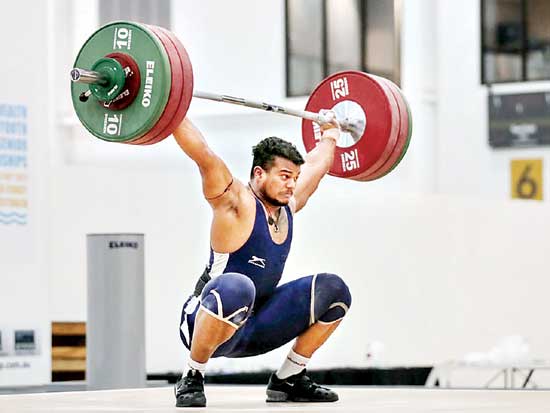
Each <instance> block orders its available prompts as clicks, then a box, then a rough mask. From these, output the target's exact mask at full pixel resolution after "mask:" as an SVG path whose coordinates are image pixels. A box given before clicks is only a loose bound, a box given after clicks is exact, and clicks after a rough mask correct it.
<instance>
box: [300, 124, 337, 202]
mask: <svg viewBox="0 0 550 413" xmlns="http://www.w3.org/2000/svg"><path fill="white" fill-rule="evenodd" d="M339 137H340V128H339V125H338V123H337V122H336V121H333V122H332V123H326V124H324V125H321V141H320V142H319V143H318V144H317V146H316V147H315V148H314V149H313V150H312V151H311V152H309V153H308V154H307V155H306V157H305V161H306V162H305V163H304V164H303V165H302V168H301V172H300V176H299V177H298V181H297V182H296V190H295V191H294V199H295V201H296V203H295V208H294V212H298V211H299V210H300V209H302V208H303V207H304V206H305V205H306V203H307V201H308V199H309V197H310V196H311V195H312V194H313V193H314V192H315V191H316V190H317V187H318V186H319V182H321V179H322V178H323V177H324V176H325V175H326V174H327V172H328V171H329V170H330V167H331V166H332V162H333V159H334V150H335V149H336V142H337V141H338V138H339Z"/></svg>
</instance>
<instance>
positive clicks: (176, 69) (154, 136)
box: [127, 25, 183, 145]
mask: <svg viewBox="0 0 550 413" xmlns="http://www.w3.org/2000/svg"><path fill="white" fill-rule="evenodd" d="M143 26H145V27H144V29H146V30H149V31H150V32H152V33H154V34H155V35H156V36H157V37H158V39H159V40H160V42H161V43H162V44H163V45H164V48H165V49H166V53H167V54H168V59H169V60H170V68H171V74H172V86H171V89H170V96H169V98H168V102H167V103H166V106H165V108H164V112H163V113H162V116H161V117H160V119H159V120H158V121H157V123H156V124H155V126H153V127H152V128H151V129H150V130H149V131H148V132H147V133H145V134H144V135H142V136H140V137H138V138H136V139H133V140H131V141H129V142H127V143H130V144H132V145H148V144H151V143H156V142H160V140H162V139H158V138H159V137H160V133H161V132H162V131H164V129H165V128H166V126H167V125H168V124H170V122H171V121H172V119H173V117H174V114H175V113H176V111H177V108H178V106H179V102H180V100H181V95H182V93H183V72H182V69H181V64H180V62H179V57H178V53H177V50H176V48H175V47H174V45H173V44H172V42H171V41H170V39H168V37H167V36H166V35H165V34H164V33H163V32H161V31H159V30H158V29H157V28H156V27H154V26H149V25H142V27H143ZM165 137H166V136H165ZM163 139H164V138H163ZM153 141H154V142H153Z"/></svg>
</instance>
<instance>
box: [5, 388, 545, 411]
mask: <svg viewBox="0 0 550 413" xmlns="http://www.w3.org/2000/svg"><path fill="white" fill-rule="evenodd" d="M335 389H336V390H337V391H338V393H339V395H340V401H338V402H336V403H327V404H323V403H316V404H298V403H280V404H279V403H275V404H266V403H265V401H264V398H265V387H264V386H215V385H213V386H208V387H207V388H206V396H207V398H208V407H206V408H205V409H200V411H212V412H214V411H216V412H227V413H232V412H239V413H240V412H245V411H246V412H281V411H294V412H298V411H299V412H392V413H399V412H407V413H417V412H468V413H478V412H483V413H492V412H494V413H512V412H514V413H517V412H521V413H539V412H540V413H543V412H545V413H546V412H548V406H550V392H543V391H536V390H532V391H509V390H508V391H500V390H426V389H410V388H391V389H390V388H376V387H374V388H373V387H369V388H367V387H358V386H355V387H335ZM46 411H67V412H89V413H92V412H102V413H104V412H155V413H163V412H182V411H184V409H178V408H176V407H174V397H173V389H172V387H162V388H149V389H139V390H107V391H93V392H70V393H42V394H26V395H10V396H7V395H6V396H0V412H10V413H19V412H21V413H23V412H25V413H32V412H46Z"/></svg>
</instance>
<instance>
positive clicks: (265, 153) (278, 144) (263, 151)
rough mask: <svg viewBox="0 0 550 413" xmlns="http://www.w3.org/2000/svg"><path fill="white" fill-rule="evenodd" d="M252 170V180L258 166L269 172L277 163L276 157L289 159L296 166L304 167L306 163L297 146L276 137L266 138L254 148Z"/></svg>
mask: <svg viewBox="0 0 550 413" xmlns="http://www.w3.org/2000/svg"><path fill="white" fill-rule="evenodd" d="M252 155H253V156H254V160H253V161H252V168H251V169H250V178H252V177H253V176H254V168H255V167H256V166H259V167H261V168H262V169H264V170H266V171H268V170H269V169H270V168H271V167H272V166H273V162H274V161H275V157H277V156H280V157H281V158H285V159H288V160H289V161H291V162H292V163H294V164H295V165H298V166H300V165H302V164H303V163H304V162H305V161H304V158H303V157H302V155H301V154H300V152H298V149H297V148H296V146H294V145H293V144H292V143H290V142H287V141H285V140H283V139H281V138H277V137H276V136H270V137H269V138H265V139H263V140H262V141H260V143H258V144H257V145H256V146H253V147H252Z"/></svg>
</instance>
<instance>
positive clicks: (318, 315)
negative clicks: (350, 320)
mask: <svg viewBox="0 0 550 413" xmlns="http://www.w3.org/2000/svg"><path fill="white" fill-rule="evenodd" d="M311 299H312V303H311V307H312V310H313V311H312V312H311V313H312V314H311V320H310V324H313V323H315V322H317V321H319V322H322V323H333V322H335V321H338V320H341V319H342V318H344V316H345V315H346V313H347V311H348V309H349V308H350V306H351V294H350V292H349V288H348V286H347V285H346V283H345V282H344V281H343V280H342V279H341V278H340V277H339V276H337V275H335V274H326V273H323V274H317V275H315V276H313V279H312V281H311Z"/></svg>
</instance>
